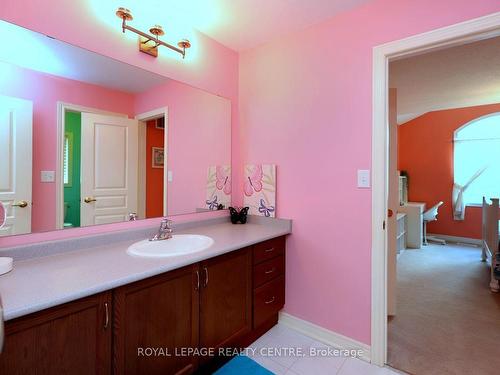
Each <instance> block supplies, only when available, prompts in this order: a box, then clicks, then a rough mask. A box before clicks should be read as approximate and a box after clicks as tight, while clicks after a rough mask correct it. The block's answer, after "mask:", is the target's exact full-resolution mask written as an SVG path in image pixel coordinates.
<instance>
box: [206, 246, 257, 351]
mask: <svg viewBox="0 0 500 375" xmlns="http://www.w3.org/2000/svg"><path fill="white" fill-rule="evenodd" d="M251 250H252V249H251V248H246V249H242V250H238V251H233V252H231V253H229V254H225V255H221V256H218V257H216V258H212V259H208V260H206V261H204V262H202V263H201V265H200V269H201V279H202V282H201V283H202V287H201V289H200V293H201V295H200V346H201V347H205V348H215V349H217V348H221V347H222V348H223V347H233V346H235V345H238V344H239V343H240V341H241V339H242V338H243V337H244V336H245V335H247V334H248V333H249V332H250V330H251V329H252V253H251Z"/></svg>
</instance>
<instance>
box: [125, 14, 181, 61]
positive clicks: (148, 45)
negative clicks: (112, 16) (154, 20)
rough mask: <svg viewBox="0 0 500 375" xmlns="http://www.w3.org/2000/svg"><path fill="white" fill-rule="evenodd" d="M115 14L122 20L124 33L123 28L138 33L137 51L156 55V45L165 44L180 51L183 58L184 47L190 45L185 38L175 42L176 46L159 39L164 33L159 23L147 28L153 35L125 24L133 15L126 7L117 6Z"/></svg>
mask: <svg viewBox="0 0 500 375" xmlns="http://www.w3.org/2000/svg"><path fill="white" fill-rule="evenodd" d="M116 15H117V17H118V18H121V20H122V31H123V32H124V33H125V30H129V31H132V32H133V33H136V34H137V35H139V51H141V52H144V53H147V54H148V55H151V56H154V57H158V46H165V47H167V48H170V49H171V50H173V51H175V52H178V53H180V54H181V55H182V58H184V57H185V56H186V49H188V48H189V47H191V43H190V42H189V40H187V39H182V40H181V41H180V42H179V43H177V46H178V47H176V46H173V45H171V44H168V43H166V42H164V41H162V40H160V36H162V35H165V32H164V31H163V28H162V27H161V26H160V25H155V26H153V27H152V28H151V29H149V32H150V33H151V34H153V35H149V34H147V33H145V32H142V31H140V30H137V29H136V28H134V27H132V26H129V25H127V21H132V20H133V19H134V17H132V12H131V11H130V10H128V9H127V8H118V10H117V11H116Z"/></svg>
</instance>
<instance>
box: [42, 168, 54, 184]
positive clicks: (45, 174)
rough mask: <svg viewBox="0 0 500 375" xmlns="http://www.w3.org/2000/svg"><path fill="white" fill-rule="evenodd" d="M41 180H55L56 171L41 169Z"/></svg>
mask: <svg viewBox="0 0 500 375" xmlns="http://www.w3.org/2000/svg"><path fill="white" fill-rule="evenodd" d="M40 180H41V182H55V181H56V171H41V172H40Z"/></svg>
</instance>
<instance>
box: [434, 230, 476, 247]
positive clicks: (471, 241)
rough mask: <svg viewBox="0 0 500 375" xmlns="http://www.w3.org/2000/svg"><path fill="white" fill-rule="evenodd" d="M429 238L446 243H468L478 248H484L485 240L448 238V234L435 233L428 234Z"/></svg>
mask: <svg viewBox="0 0 500 375" xmlns="http://www.w3.org/2000/svg"><path fill="white" fill-rule="evenodd" d="M427 236H428V237H431V236H432V237H437V238H441V239H443V240H445V241H448V242H454V243H466V244H469V245H476V246H482V244H483V240H479V239H477V238H469V237H458V236H448V235H446V234H433V233H427Z"/></svg>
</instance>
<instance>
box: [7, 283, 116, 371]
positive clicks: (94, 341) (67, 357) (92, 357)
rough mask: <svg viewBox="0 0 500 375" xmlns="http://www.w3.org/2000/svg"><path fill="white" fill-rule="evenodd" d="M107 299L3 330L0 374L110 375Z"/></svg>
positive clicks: (89, 299)
mask: <svg viewBox="0 0 500 375" xmlns="http://www.w3.org/2000/svg"><path fill="white" fill-rule="evenodd" d="M110 314H111V293H109V292H106V293H101V294H97V295H95V296H91V297H87V298H83V299H81V300H78V301H75V302H70V303H67V304H64V305H62V306H58V307H54V308H51V309H48V310H44V311H41V312H39V313H34V314H31V315H28V316H26V317H21V318H19V319H15V320H12V321H8V322H6V324H5V334H6V337H5V347H4V351H3V352H2V353H1V354H0V374H6V375H7V374H9V375H10V374H82V375H88V374H110V373H111V321H110V319H111V316H110Z"/></svg>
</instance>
